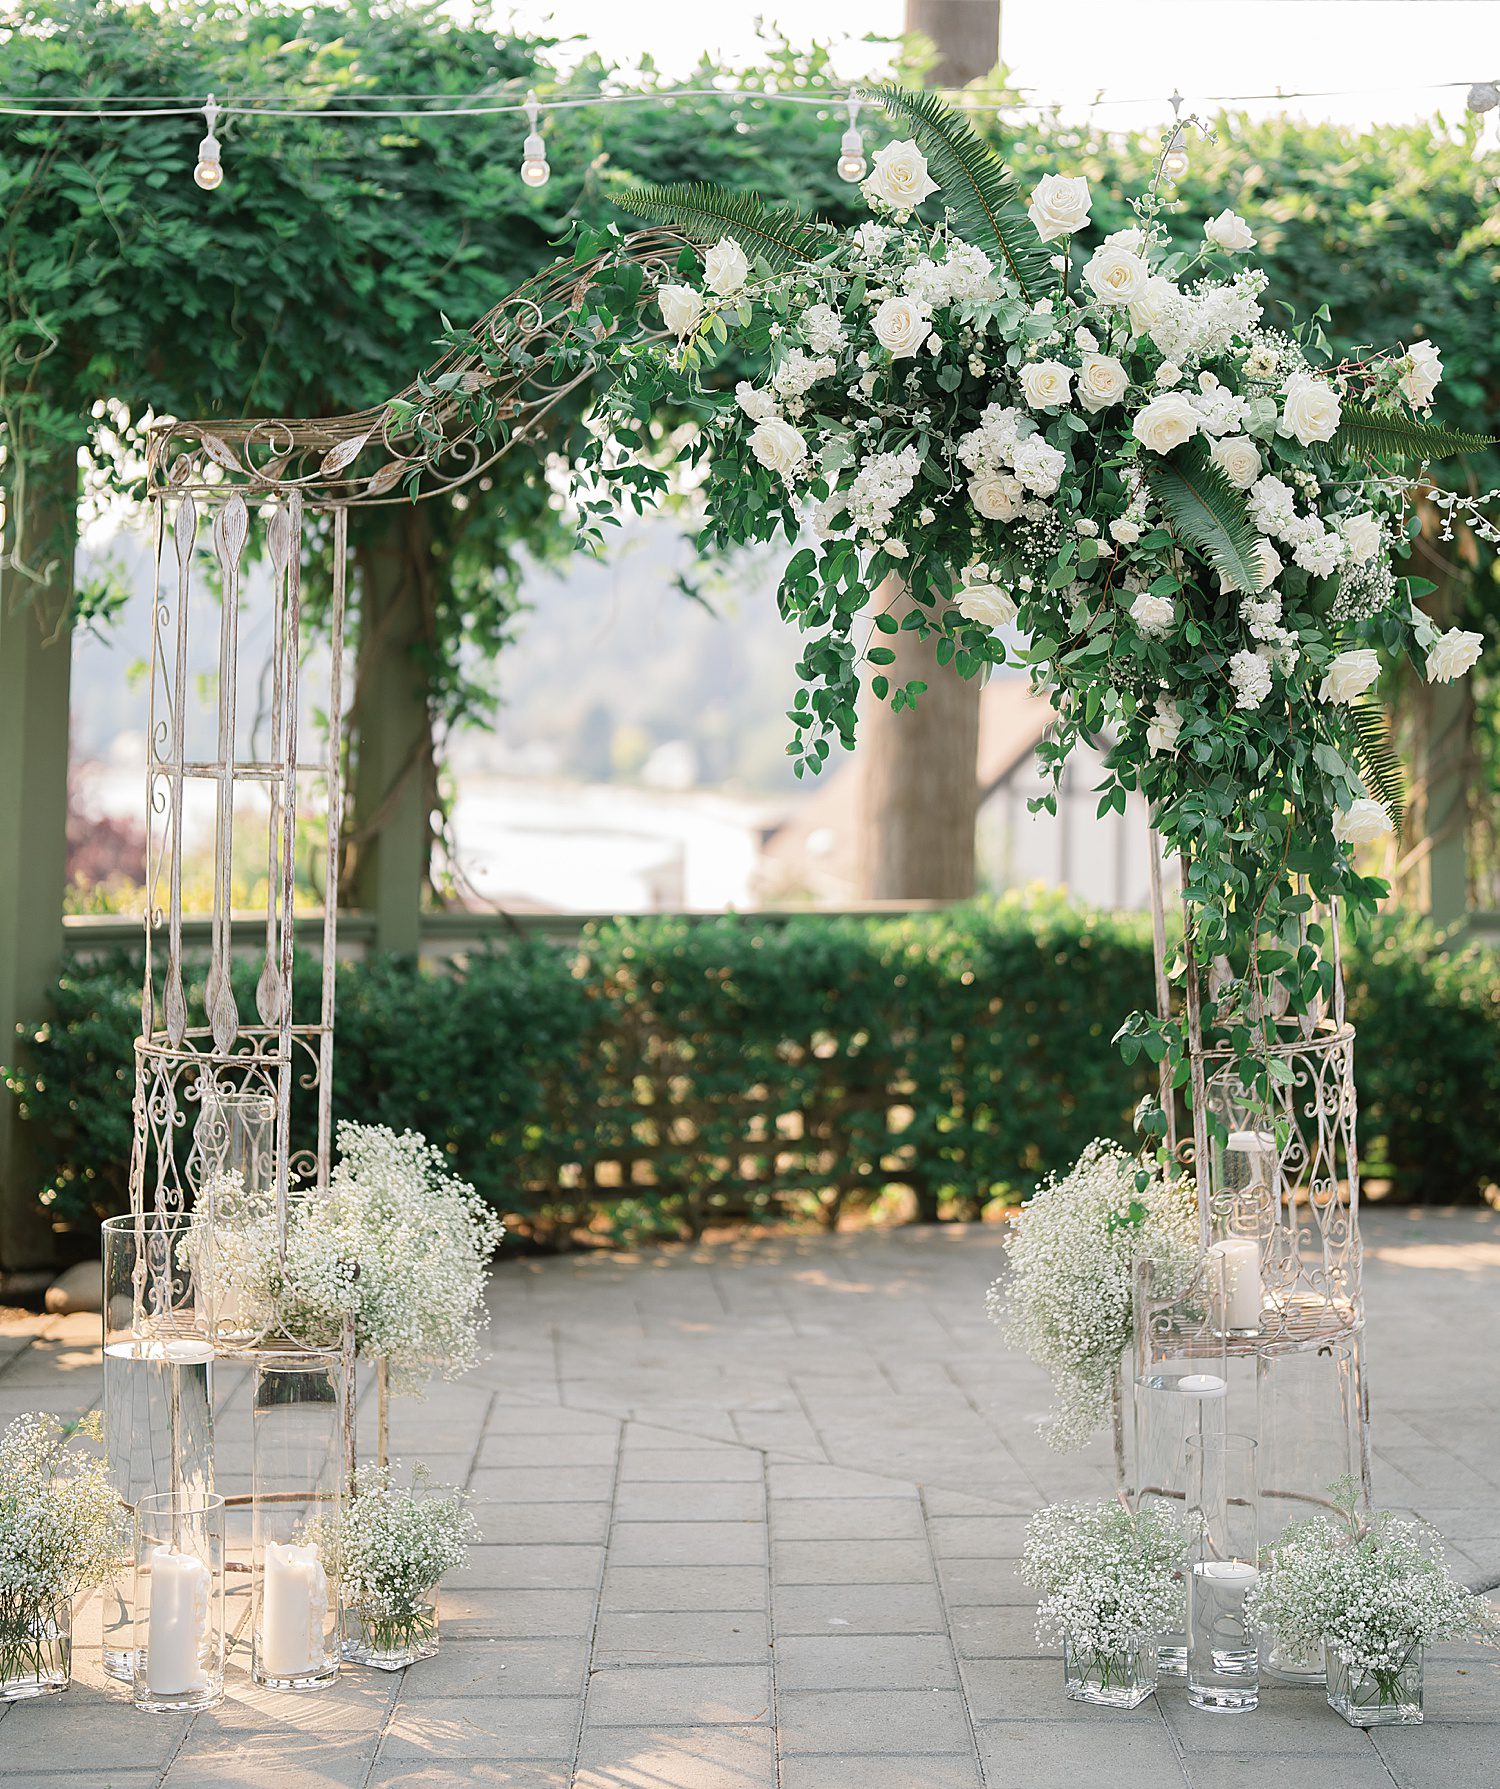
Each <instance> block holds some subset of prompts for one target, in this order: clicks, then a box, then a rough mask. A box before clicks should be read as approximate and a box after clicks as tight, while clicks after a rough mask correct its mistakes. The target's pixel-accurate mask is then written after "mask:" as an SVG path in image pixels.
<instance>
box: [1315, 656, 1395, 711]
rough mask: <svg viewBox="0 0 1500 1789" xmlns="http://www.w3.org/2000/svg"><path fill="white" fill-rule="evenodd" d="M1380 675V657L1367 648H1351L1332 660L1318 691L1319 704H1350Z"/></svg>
mask: <svg viewBox="0 0 1500 1789" xmlns="http://www.w3.org/2000/svg"><path fill="white" fill-rule="evenodd" d="M1379 675H1380V655H1379V654H1378V653H1376V652H1374V651H1372V650H1371V649H1370V648H1369V647H1367V646H1361V647H1357V648H1351V649H1350V650H1349V651H1348V652H1341V653H1340V654H1339V655H1338V657H1337V658H1335V659H1333V660H1332V661H1331V662H1330V663H1329V666H1328V669H1327V670H1326V671H1325V672H1324V673H1323V682H1322V684H1321V685H1320V686H1319V689H1318V700H1319V701H1320V702H1352V701H1353V700H1354V698H1355V697H1356V696H1362V695H1363V694H1364V693H1365V691H1366V690H1367V689H1368V688H1369V687H1370V685H1371V684H1372V683H1374V681H1375V679H1376V678H1377V677H1379Z"/></svg>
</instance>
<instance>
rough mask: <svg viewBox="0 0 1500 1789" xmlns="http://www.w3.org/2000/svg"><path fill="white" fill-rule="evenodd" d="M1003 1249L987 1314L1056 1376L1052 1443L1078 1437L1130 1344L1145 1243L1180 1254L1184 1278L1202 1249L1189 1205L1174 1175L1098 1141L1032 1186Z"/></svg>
mask: <svg viewBox="0 0 1500 1789" xmlns="http://www.w3.org/2000/svg"><path fill="white" fill-rule="evenodd" d="M1005 1251H1006V1255H1007V1256H1008V1258H1009V1262H1010V1273H1009V1275H1008V1276H1007V1277H1006V1278H1004V1279H1000V1280H997V1281H996V1282H995V1284H994V1285H993V1286H992V1287H991V1288H990V1292H989V1299H988V1305H989V1312H990V1315H991V1317H992V1318H994V1320H995V1321H996V1322H1003V1323H1004V1324H1005V1325H1006V1328H1007V1333H1008V1335H1009V1337H1010V1340H1011V1341H1012V1342H1014V1343H1015V1345H1016V1346H1017V1347H1018V1348H1021V1349H1022V1350H1024V1352H1025V1353H1026V1354H1028V1355H1029V1356H1030V1357H1031V1359H1032V1360H1034V1361H1035V1362H1036V1363H1037V1365H1038V1366H1042V1367H1045V1368H1046V1369H1047V1371H1048V1372H1049V1373H1050V1374H1051V1375H1052V1384H1053V1389H1054V1391H1055V1392H1056V1394H1057V1406H1056V1408H1055V1409H1054V1410H1053V1411H1052V1413H1051V1415H1050V1416H1049V1417H1048V1418H1047V1420H1046V1421H1045V1422H1044V1423H1043V1425H1042V1433H1043V1434H1044V1435H1045V1436H1046V1437H1047V1439H1048V1440H1049V1441H1050V1442H1051V1444H1052V1445H1053V1446H1054V1447H1055V1448H1057V1449H1059V1450H1060V1451H1067V1450H1069V1449H1072V1448H1078V1447H1082V1446H1083V1445H1084V1443H1085V1442H1086V1441H1087V1440H1088V1439H1089V1437H1090V1436H1091V1435H1092V1434H1093V1433H1094V1432H1095V1430H1096V1429H1098V1427H1099V1426H1100V1424H1101V1423H1102V1422H1103V1421H1104V1420H1105V1417H1106V1416H1107V1415H1108V1412H1109V1405H1110V1395H1111V1387H1112V1384H1113V1381H1114V1375H1115V1370H1116V1368H1117V1366H1118V1364H1119V1359H1120V1355H1121V1353H1122V1352H1123V1350H1124V1349H1125V1348H1126V1347H1128V1346H1129V1344H1130V1339H1131V1264H1132V1262H1133V1260H1134V1258H1135V1256H1136V1255H1137V1253H1139V1252H1143V1251H1144V1252H1146V1253H1149V1254H1152V1255H1157V1256H1161V1257H1163V1258H1165V1259H1166V1260H1168V1261H1171V1260H1173V1259H1180V1261H1181V1264H1182V1283H1183V1284H1184V1285H1186V1284H1187V1282H1188V1281H1189V1280H1190V1279H1191V1277H1192V1274H1193V1270H1194V1267H1195V1265H1196V1263H1197V1261H1198V1258H1199V1244H1198V1219H1197V1207H1196V1204H1195V1202H1194V1199H1193V1197H1192V1195H1191V1193H1190V1192H1189V1191H1188V1190H1187V1189H1186V1188H1185V1187H1184V1185H1183V1184H1182V1183H1180V1182H1176V1181H1168V1180H1166V1179H1165V1178H1164V1176H1163V1175H1162V1173H1161V1171H1160V1169H1158V1168H1146V1167H1143V1166H1141V1164H1140V1163H1138V1162H1137V1161H1136V1160H1135V1159H1134V1158H1133V1157H1131V1156H1128V1155H1127V1154H1126V1153H1125V1151H1124V1150H1123V1149H1121V1148H1120V1147H1119V1145H1118V1144H1115V1143H1108V1142H1105V1141H1103V1140H1102V1139H1100V1140H1096V1141H1095V1142H1093V1143H1090V1144H1089V1146H1088V1148H1087V1149H1085V1150H1084V1152H1083V1154H1082V1155H1081V1156H1080V1157H1079V1158H1078V1160H1077V1161H1076V1162H1075V1163H1074V1165H1073V1166H1072V1167H1071V1168H1070V1169H1069V1170H1068V1172H1067V1173H1066V1174H1064V1175H1063V1176H1062V1178H1061V1179H1057V1178H1053V1179H1049V1180H1046V1181H1044V1182H1043V1183H1042V1185H1041V1186H1039V1187H1038V1188H1037V1190H1036V1192H1035V1193H1033V1195H1032V1196H1031V1198H1030V1200H1028V1202H1027V1203H1026V1204H1025V1205H1024V1206H1023V1207H1022V1209H1021V1211H1020V1213H1019V1214H1018V1215H1017V1216H1016V1217H1015V1218H1014V1219H1012V1221H1011V1224H1010V1228H1009V1231H1008V1233H1007V1235H1006V1238H1005Z"/></svg>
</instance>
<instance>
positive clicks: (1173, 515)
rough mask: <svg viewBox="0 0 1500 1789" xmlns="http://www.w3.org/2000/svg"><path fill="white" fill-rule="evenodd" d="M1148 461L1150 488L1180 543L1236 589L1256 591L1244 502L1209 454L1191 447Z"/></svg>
mask: <svg viewBox="0 0 1500 1789" xmlns="http://www.w3.org/2000/svg"><path fill="white" fill-rule="evenodd" d="M1146 460H1147V462H1148V463H1147V465H1146V469H1145V470H1146V483H1147V484H1148V485H1149V486H1150V487H1151V495H1152V496H1153V497H1155V499H1156V501H1157V502H1158V503H1159V504H1160V505H1161V507H1162V510H1163V511H1164V513H1165V515H1166V518H1167V521H1168V522H1169V523H1170V524H1171V527H1172V528H1173V530H1174V531H1175V533H1176V534H1177V536H1178V538H1179V539H1180V540H1182V541H1183V542H1184V543H1185V544H1186V545H1188V546H1190V547H1191V548H1192V549H1193V550H1194V551H1195V552H1197V553H1201V554H1202V556H1203V557H1204V558H1205V559H1206V560H1207V561H1208V562H1209V564H1210V565H1211V566H1212V567H1213V568H1214V570H1215V571H1216V572H1218V573H1219V575H1220V576H1221V577H1223V578H1227V579H1228V580H1229V582H1230V583H1231V584H1233V585H1234V586H1235V587H1236V589H1239V590H1245V591H1253V590H1254V589H1255V588H1256V586H1257V585H1258V584H1259V582H1260V569H1259V566H1258V565H1257V563H1256V557H1255V541H1256V533H1255V530H1254V528H1253V527H1251V525H1250V518H1249V516H1248V515H1247V514H1246V513H1245V499H1244V497H1243V496H1242V495H1241V494H1240V493H1239V492H1238V491H1236V490H1235V489H1234V487H1233V486H1232V485H1231V484H1230V483H1229V480H1228V479H1227V478H1225V476H1224V474H1223V473H1222V472H1220V470H1219V469H1218V467H1217V466H1215V465H1214V464H1213V462H1212V461H1211V460H1210V459H1209V457H1208V450H1207V449H1206V448H1205V447H1204V446H1203V444H1202V443H1201V442H1199V441H1189V442H1188V443H1187V444H1186V445H1185V446H1183V447H1179V448H1178V449H1177V451H1176V452H1175V453H1174V454H1172V455H1171V456H1170V458H1168V457H1166V456H1164V455H1162V456H1158V455H1156V454H1147V455H1146Z"/></svg>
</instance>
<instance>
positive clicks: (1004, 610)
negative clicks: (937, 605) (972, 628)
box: [954, 583, 1016, 627]
mask: <svg viewBox="0 0 1500 1789" xmlns="http://www.w3.org/2000/svg"><path fill="white" fill-rule="evenodd" d="M954 600H955V601H956V602H957V604H958V612H959V614H961V615H962V616H963V617H964V618H965V620H968V621H978V622H981V623H983V625H984V626H985V627H1009V626H1010V624H1011V622H1013V621H1014V620H1015V618H1016V605H1015V603H1014V601H1013V600H1012V599H1011V598H1010V597H1009V596H1007V595H1006V593H1005V592H1004V591H1003V590H1000V589H998V588H997V587H996V586H995V585H994V584H980V583H976V584H966V585H965V586H964V587H963V589H962V590H960V591H959V593H958V595H957V597H956V598H955V599H954Z"/></svg>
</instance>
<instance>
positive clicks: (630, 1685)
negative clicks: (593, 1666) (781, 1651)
mask: <svg viewBox="0 0 1500 1789" xmlns="http://www.w3.org/2000/svg"><path fill="white" fill-rule="evenodd" d="M770 1711H771V1671H770V1666H769V1665H768V1664H766V1665H651V1666H645V1665H620V1666H616V1667H612V1668H611V1669H609V1670H604V1671H595V1672H594V1673H593V1675H592V1676H591V1677H590V1679H589V1694H588V1702H587V1704H586V1707H585V1720H584V1724H585V1728H586V1729H587V1730H590V1731H592V1730H593V1729H594V1728H596V1727H687V1726H705V1725H719V1724H721V1723H729V1724H731V1725H744V1724H746V1723H749V1722H754V1721H763V1720H766V1719H767V1718H768V1717H769V1715H770Z"/></svg>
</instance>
